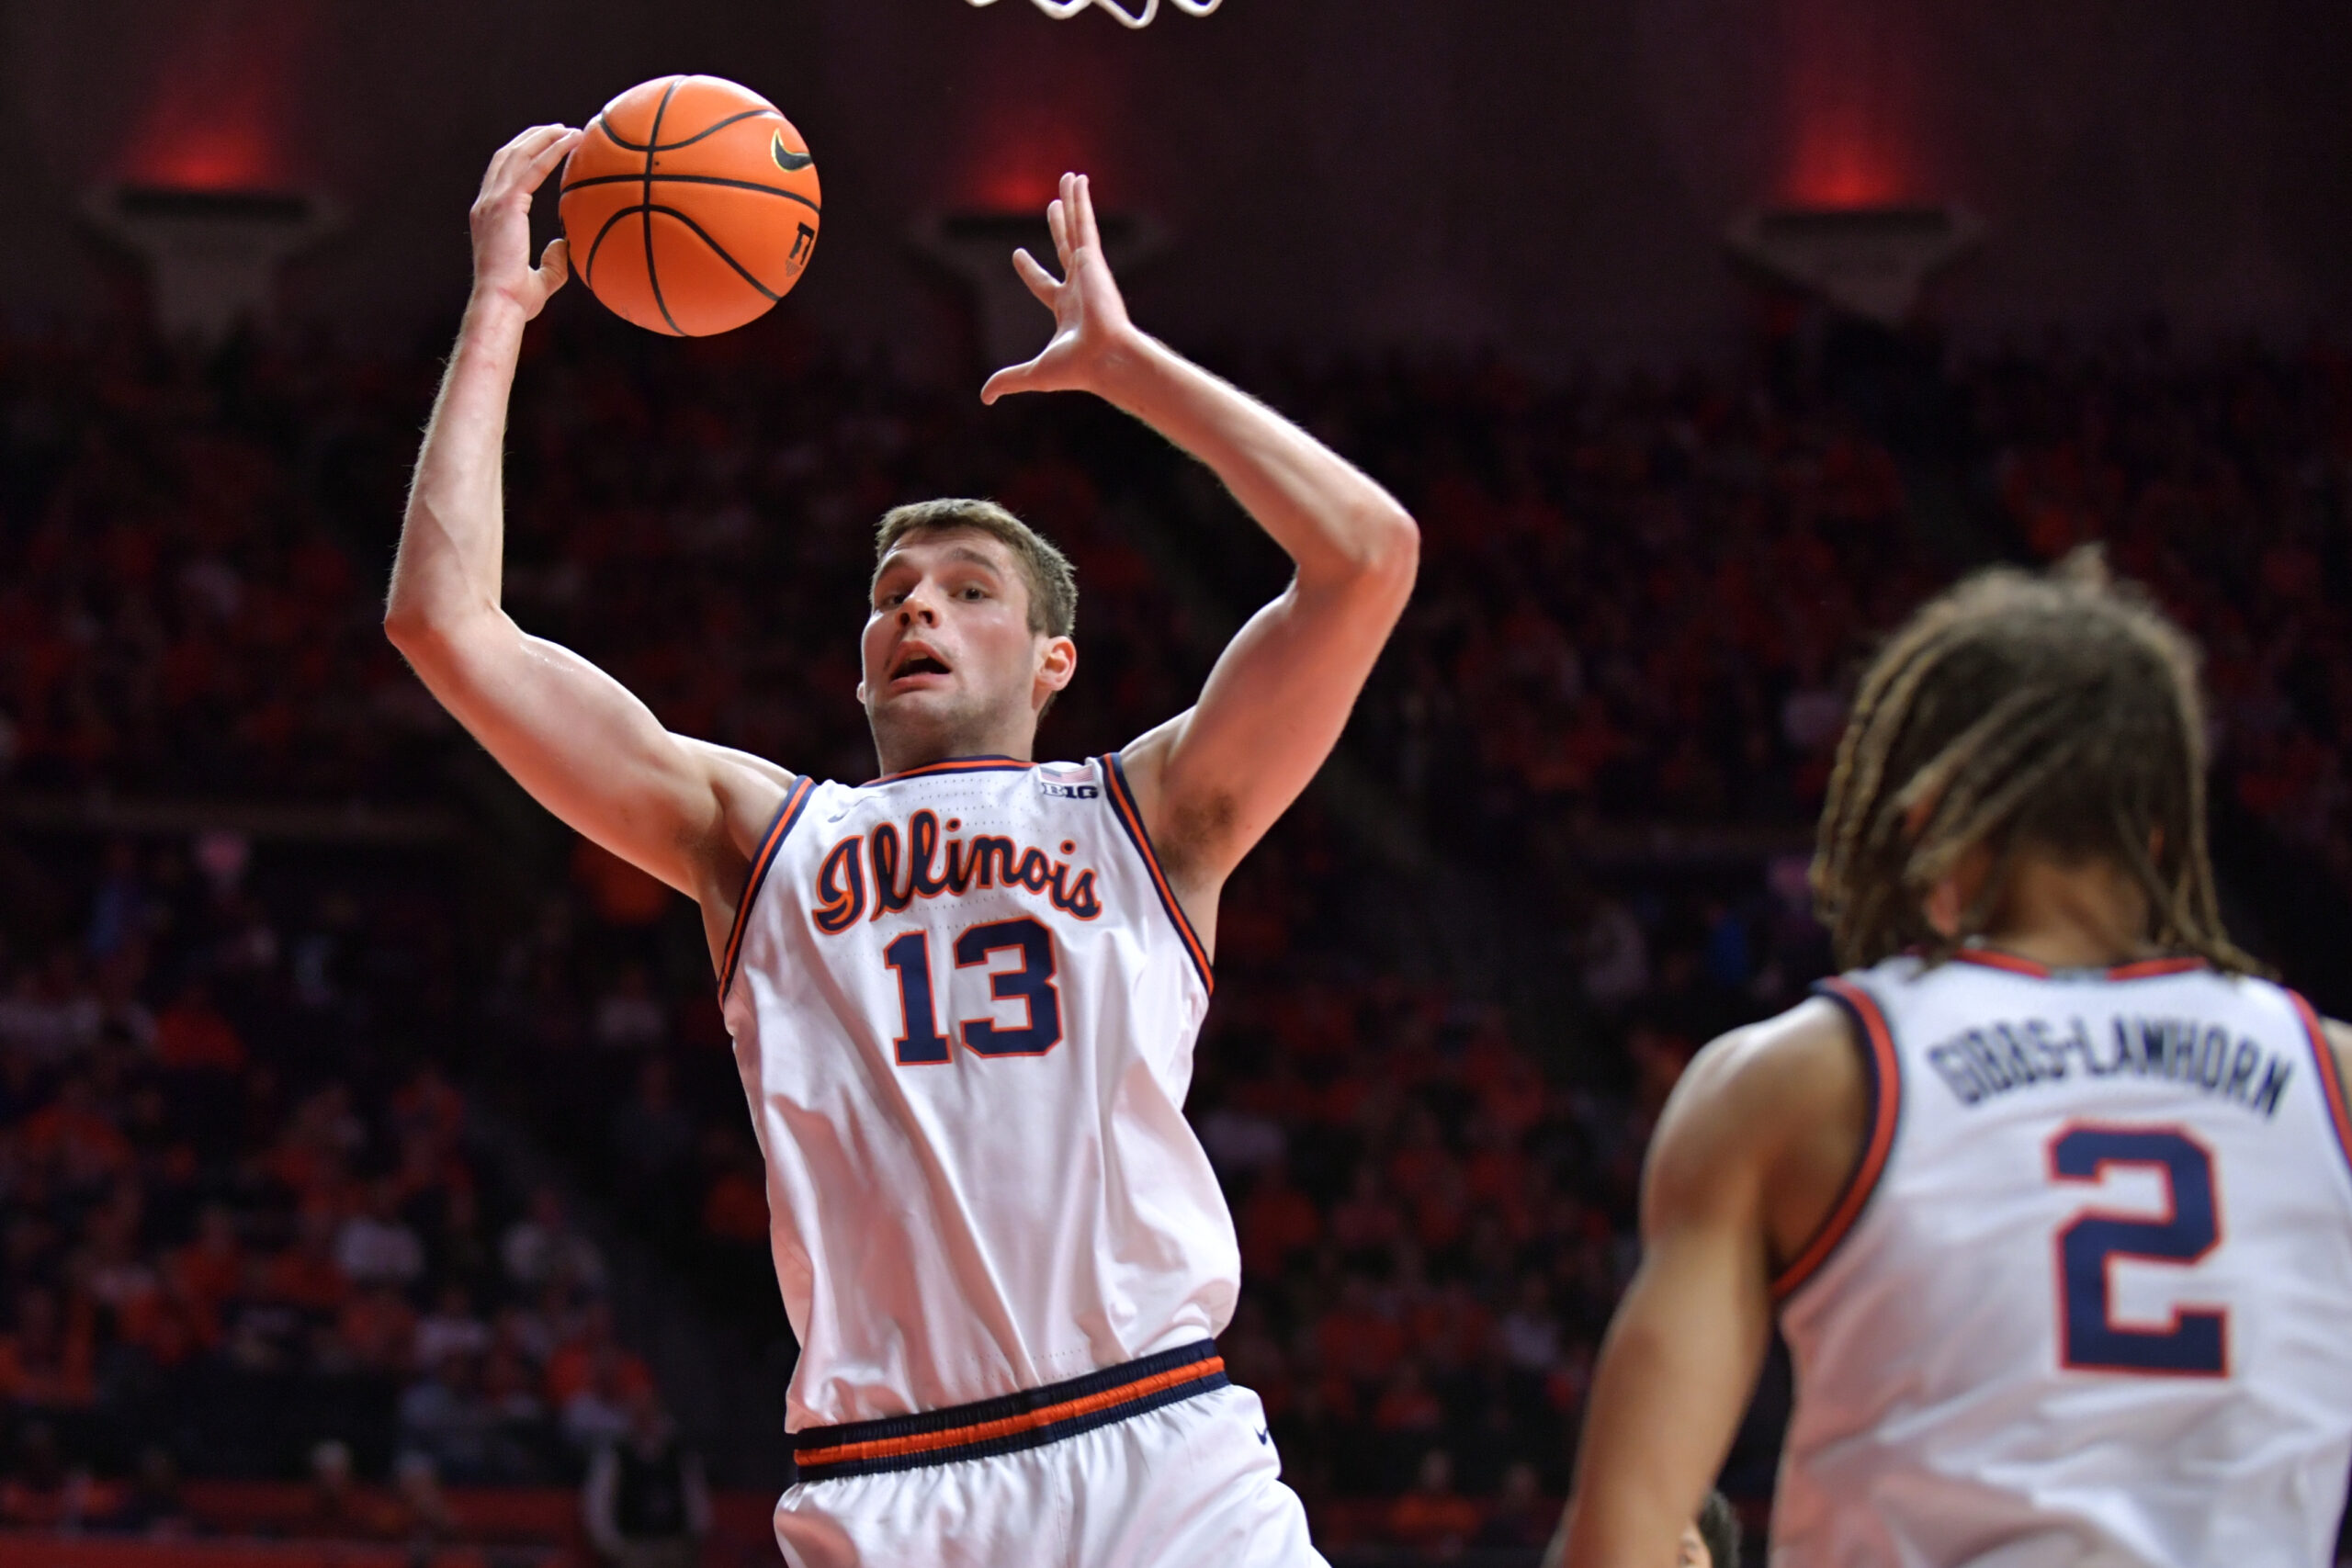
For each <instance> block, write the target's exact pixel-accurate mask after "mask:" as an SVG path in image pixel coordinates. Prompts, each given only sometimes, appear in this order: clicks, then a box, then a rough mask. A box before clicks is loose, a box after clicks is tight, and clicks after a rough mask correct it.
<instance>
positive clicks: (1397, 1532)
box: [1388, 1449, 1485, 1560]
mask: <svg viewBox="0 0 2352 1568" xmlns="http://www.w3.org/2000/svg"><path fill="white" fill-rule="evenodd" d="M1484 1519H1485V1514H1484V1511H1483V1510H1481V1509H1480V1508H1479V1506H1478V1505H1477V1504H1476V1503H1474V1502H1472V1501H1471V1500H1470V1499H1469V1498H1467V1497H1464V1495H1462V1494H1461V1493H1459V1492H1456V1491H1455V1490H1454V1489H1453V1455H1452V1454H1449V1453H1447V1452H1446V1451H1445V1450H1443V1449H1431V1450H1429V1452H1427V1453H1425V1454H1423V1455H1422V1456H1421V1464H1420V1470H1419V1473H1418V1474H1417V1475H1416V1476H1415V1478H1414V1481H1413V1489H1412V1490H1411V1491H1410V1492H1408V1493H1406V1494H1405V1495H1403V1496H1402V1497H1399V1498H1397V1501H1396V1502H1395V1503H1394V1504H1392V1505H1390V1506H1389V1509H1388V1532H1389V1534H1390V1535H1392V1536H1394V1537H1395V1538H1396V1539H1397V1541H1398V1542H1399V1543H1400V1544H1402V1545H1405V1546H1409V1547H1411V1548H1413V1549H1414V1550H1415V1551H1419V1553H1420V1554H1421V1555H1422V1556H1424V1557H1430V1558H1437V1559H1440V1560H1443V1559H1445V1558H1449V1557H1456V1556H1459V1555H1461V1552H1462V1549H1463V1547H1464V1545H1466V1544H1467V1543H1468V1542H1469V1540H1470V1539H1471V1538H1472V1537H1473V1536H1475V1535H1476V1534H1477V1533H1478V1527H1479V1525H1480V1524H1481V1523H1482V1522H1483V1521H1484Z"/></svg>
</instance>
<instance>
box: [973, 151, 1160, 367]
mask: <svg viewBox="0 0 2352 1568" xmlns="http://www.w3.org/2000/svg"><path fill="white" fill-rule="evenodd" d="M1046 227H1047V228H1049V229H1051V230H1052V231H1053V232H1054V249H1055V250H1056V251H1057V253H1059V254H1060V257H1061V264H1062V276H1060V277H1059V278H1057V277H1055V276H1054V275H1053V274H1052V273H1050V272H1047V271H1046V269H1045V268H1044V267H1042V266H1040V265H1037V258H1036V257H1035V256H1033V255H1031V254H1029V253H1028V252H1027V251H1025V250H1020V251H1015V252H1013V253H1012V270H1013V271H1015V272H1017V273H1019V274H1020V275H1021V281H1022V282H1023V283H1025V284H1027V285H1028V286H1029V292H1030V293H1032V294H1035V296H1036V297H1037V299H1038V300H1039V302H1040V303H1042V304H1043V305H1045V307H1046V309H1047V310H1051V311H1053V313H1054V338H1053V341H1052V342H1051V343H1048V344H1046V350H1045V352H1044V353H1043V354H1040V355H1037V357H1036V358H1035V359H1033V360H1031V361H1029V363H1028V364H1026V365H1014V366H1011V367H1007V368H1005V369H1002V370H1000V371H998V372H997V373H996V374H995V375H993V376H991V377H989V384H988V385H987V386H985V387H983V388H981V389H980V401H982V402H984V403H992V402H994V401H996V400H997V399H999V398H1001V397H1003V396H1004V395H1005V394H1006V393H1008V392H1097V393H1100V392H1103V391H1106V390H1107V389H1108V385H1109V382H1110V379H1111V378H1112V377H1113V376H1114V375H1115V374H1116V373H1117V371H1118V369H1119V368H1120V367H1121V366H1123V365H1124V364H1125V363H1127V362H1128V361H1130V360H1131V359H1132V358H1133V357H1134V355H1135V352H1136V349H1137V348H1138V347H1139V346H1140V345H1141V344H1142V342H1143V334H1141V333H1138V332H1136V328H1135V323H1134V322H1132V321H1128V320H1127V302H1126V301H1125V300H1124V299H1120V298H1119V285H1118V282H1117V281H1116V280H1115V279H1114V278H1113V277H1112V276H1111V264H1110V263H1109V262H1108V261H1106V260H1104V259H1103V231H1102V230H1101V229H1100V228H1099V227H1097V226H1096V224H1095V221H1094V196H1093V193H1092V192H1091V190H1089V189H1088V187H1087V180H1086V176H1085V175H1063V176H1062V194H1061V196H1060V197H1058V198H1057V199H1056V200H1055V202H1054V203H1053V205H1052V206H1050V207H1048V208H1046Z"/></svg>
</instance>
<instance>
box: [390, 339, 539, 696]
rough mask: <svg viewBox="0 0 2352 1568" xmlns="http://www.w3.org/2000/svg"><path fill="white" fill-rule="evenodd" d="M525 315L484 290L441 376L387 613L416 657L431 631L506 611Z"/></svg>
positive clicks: (437, 633) (397, 637)
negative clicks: (510, 433) (508, 458)
mask: <svg viewBox="0 0 2352 1568" xmlns="http://www.w3.org/2000/svg"><path fill="white" fill-rule="evenodd" d="M525 322H526V318H525V316H524V315H523V313H522V311H521V310H519V309H518V308H516V307H515V305H514V304H513V303H512V302H511V301H508V300H505V299H501V298H498V297H494V296H493V297H489V298H484V297H482V296H481V295H477V296H476V297H475V299H473V300H472V302H471V303H470V304H469V306H468V308H467V310H466V319H465V323H464V325H463V326H462V327H460V328H459V330H458V344H457V347H456V348H455V349H454V350H453V351H452V352H451V354H450V356H449V368H448V371H447V374H446V375H444V376H443V378H442V381H441V392H440V396H439V397H438V398H437V399H436V400H435V404H434V409H433V419H432V423H430V424H429V425H427V426H426V429H425V435H424V450H423V451H422V452H421V453H419V455H418V457H417V464H416V475H415V479H414V480H413V483H412V484H411V487H410V490H409V501H408V514H407V516H406V518H405V520H404V521H403V522H402V524H401V544H400V554H399V556H398V558H396V559H395V560H394V562H393V566H392V587H391V593H390V599H389V601H388V602H387V604H386V605H385V614H384V627H385V630H386V632H387V633H389V634H390V637H391V638H392V640H393V641H394V642H395V643H398V644H400V645H401V648H402V649H408V650H410V651H411V653H412V656H413V655H414V652H415V650H416V648H417V647H419V646H422V645H423V644H424V643H425V642H427V641H429V640H430V639H433V638H435V637H441V636H445V635H447V633H448V632H450V631H451V630H453V629H454V628H456V627H457V626H461V625H463V624H464V623H465V622H466V621H468V620H469V619H470V618H472V617H475V616H479V615H492V614H495V613H497V611H498V604H499V594H500V588H501V582H502V578H503V554H504V549H505V540H504V534H505V523H504V499H503V495H502V494H501V490H502V487H503V483H504V462H503V450H504V446H505V439H506V403H507V397H508V394H509V393H510V391H511V390H512V389H513V387H514V382H515V361H516V359H517V357H518V356H519V355H520V353H521V350H522V341H523V328H524V325H525Z"/></svg>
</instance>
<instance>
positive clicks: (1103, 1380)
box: [792, 1339, 1231, 1483]
mask: <svg viewBox="0 0 2352 1568" xmlns="http://www.w3.org/2000/svg"><path fill="white" fill-rule="evenodd" d="M1230 1382H1231V1380H1230V1379H1229V1378H1228V1377H1227V1375H1226V1371H1225V1359H1224V1358H1223V1357H1221V1356H1219V1355H1218V1354H1217V1353H1216V1341H1214V1340H1209V1339H1204V1340H1201V1341H1200V1342H1199V1343H1197V1344H1193V1345H1184V1346H1180V1347H1178V1348H1176V1349H1173V1350H1162V1351H1160V1352H1159V1354H1158V1355H1154V1356H1145V1357H1143V1358H1141V1359H1138V1360H1133V1361H1129V1362H1126V1363H1125V1365H1122V1366H1116V1367H1106V1368H1104V1369H1103V1371H1099V1372H1088V1373H1086V1374H1085V1375H1084V1376H1082V1377H1075V1378H1070V1379H1068V1380H1066V1381H1064V1382H1057V1383H1047V1384H1046V1386H1045V1387H1043V1388H1033V1389H1025V1390H1023V1391H1022V1392H1021V1393H1011V1394H1006V1395H1004V1396H1003V1397H1001V1398H999V1399H983V1400H978V1401H976V1402H975V1403H973V1404H957V1405H952V1406H950V1407H948V1408H947V1409H944V1410H926V1411H922V1412H919V1413H917V1414H915V1415H911V1416H885V1417H884V1418H882V1419H881V1420H878V1421H854V1422H852V1423H850V1424H849V1425H847V1426H842V1427H809V1429H808V1430H806V1431H801V1432H795V1433H793V1434H792V1450H793V1455H792V1457H793V1464H794V1468H795V1470H796V1471H797V1477H798V1479H799V1480H800V1481H801V1482H804V1483H806V1482H812V1481H832V1480H837V1479H839V1478H841V1477H842V1476H850V1475H878V1474H882V1473H884V1472H890V1471H901V1470H921V1469H923V1468H925V1467H928V1466H930V1465H934V1464H953V1463H956V1462H957V1461H962V1460H974V1459H990V1458H994V1457H995V1456H996V1455H999V1454H1009V1453H1019V1452H1021V1451H1022V1450H1024V1449H1037V1448H1043V1447H1045V1446H1046V1444H1048V1443H1057V1442H1060V1441H1061V1440H1062V1439H1063V1438H1074V1437H1076V1436H1077V1435H1078V1434H1079V1433H1080V1432H1091V1431H1093V1430H1094V1429H1095V1428H1096V1427H1108V1426H1110V1425H1111V1424H1113V1423H1114V1422H1117V1421H1125V1420H1128V1419H1130V1418H1132V1417H1134V1416H1140V1415H1142V1414H1143V1413H1144V1412H1146V1411H1148V1410H1159V1409H1162V1408H1164V1407H1166V1406H1168V1405H1170V1404H1178V1403H1180V1402H1182V1401H1183V1400H1187V1399H1193V1398H1197V1397H1198V1396H1199V1395H1201V1394H1204V1393H1210V1392H1212V1391H1213V1390H1216V1389H1220V1388H1224V1387H1227V1385H1228V1384H1229V1383H1230Z"/></svg>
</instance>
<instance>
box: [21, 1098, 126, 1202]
mask: <svg viewBox="0 0 2352 1568" xmlns="http://www.w3.org/2000/svg"><path fill="white" fill-rule="evenodd" d="M18 1136H19V1146H20V1147H21V1148H22V1150H23V1151H24V1156H25V1158H26V1159H27V1160H28V1162H30V1163H34V1164H41V1165H47V1166H50V1167H51V1168H54V1169H55V1171H56V1172H57V1175H58V1177H59V1178H60V1179H62V1181H63V1182H64V1184H65V1185H66V1186H67V1187H68V1188H73V1189H82V1190H86V1189H89V1188H93V1187H97V1186H100V1185H102V1184H104V1183H105V1182H106V1181H107V1180H108V1179H111V1178H113V1177H114V1176H116V1175H117V1174H119V1173H120V1172H121V1171H124V1170H127V1169H129V1168H130V1163H131V1148H130V1140H129V1139H128V1138H125V1137H124V1136H123V1135H122V1131H121V1129H119V1127H117V1126H116V1125H115V1124H114V1122H112V1121H111V1120H109V1119H108V1118H107V1115H106V1113H105V1111H103V1110H102V1109H101V1108H100V1107H99V1104H98V1097H97V1091H96V1089H94V1088H92V1087H91V1083H90V1080H89V1078H88V1077H85V1075H83V1074H81V1073H75V1074H74V1075H73V1076H71V1077H68V1078H66V1080H65V1081H64V1082H63V1083H62V1084H61V1085H59V1086H58V1090H57V1098H56V1099H55V1100H51V1102H50V1103H49V1104H48V1105H46V1106H44V1107H42V1108H41V1109H40V1111H35V1112H34V1113H33V1114H32V1115H31V1116H29V1117H27V1118H26V1119H25V1122H24V1126H23V1131H22V1132H21V1133H20V1134H18Z"/></svg>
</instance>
